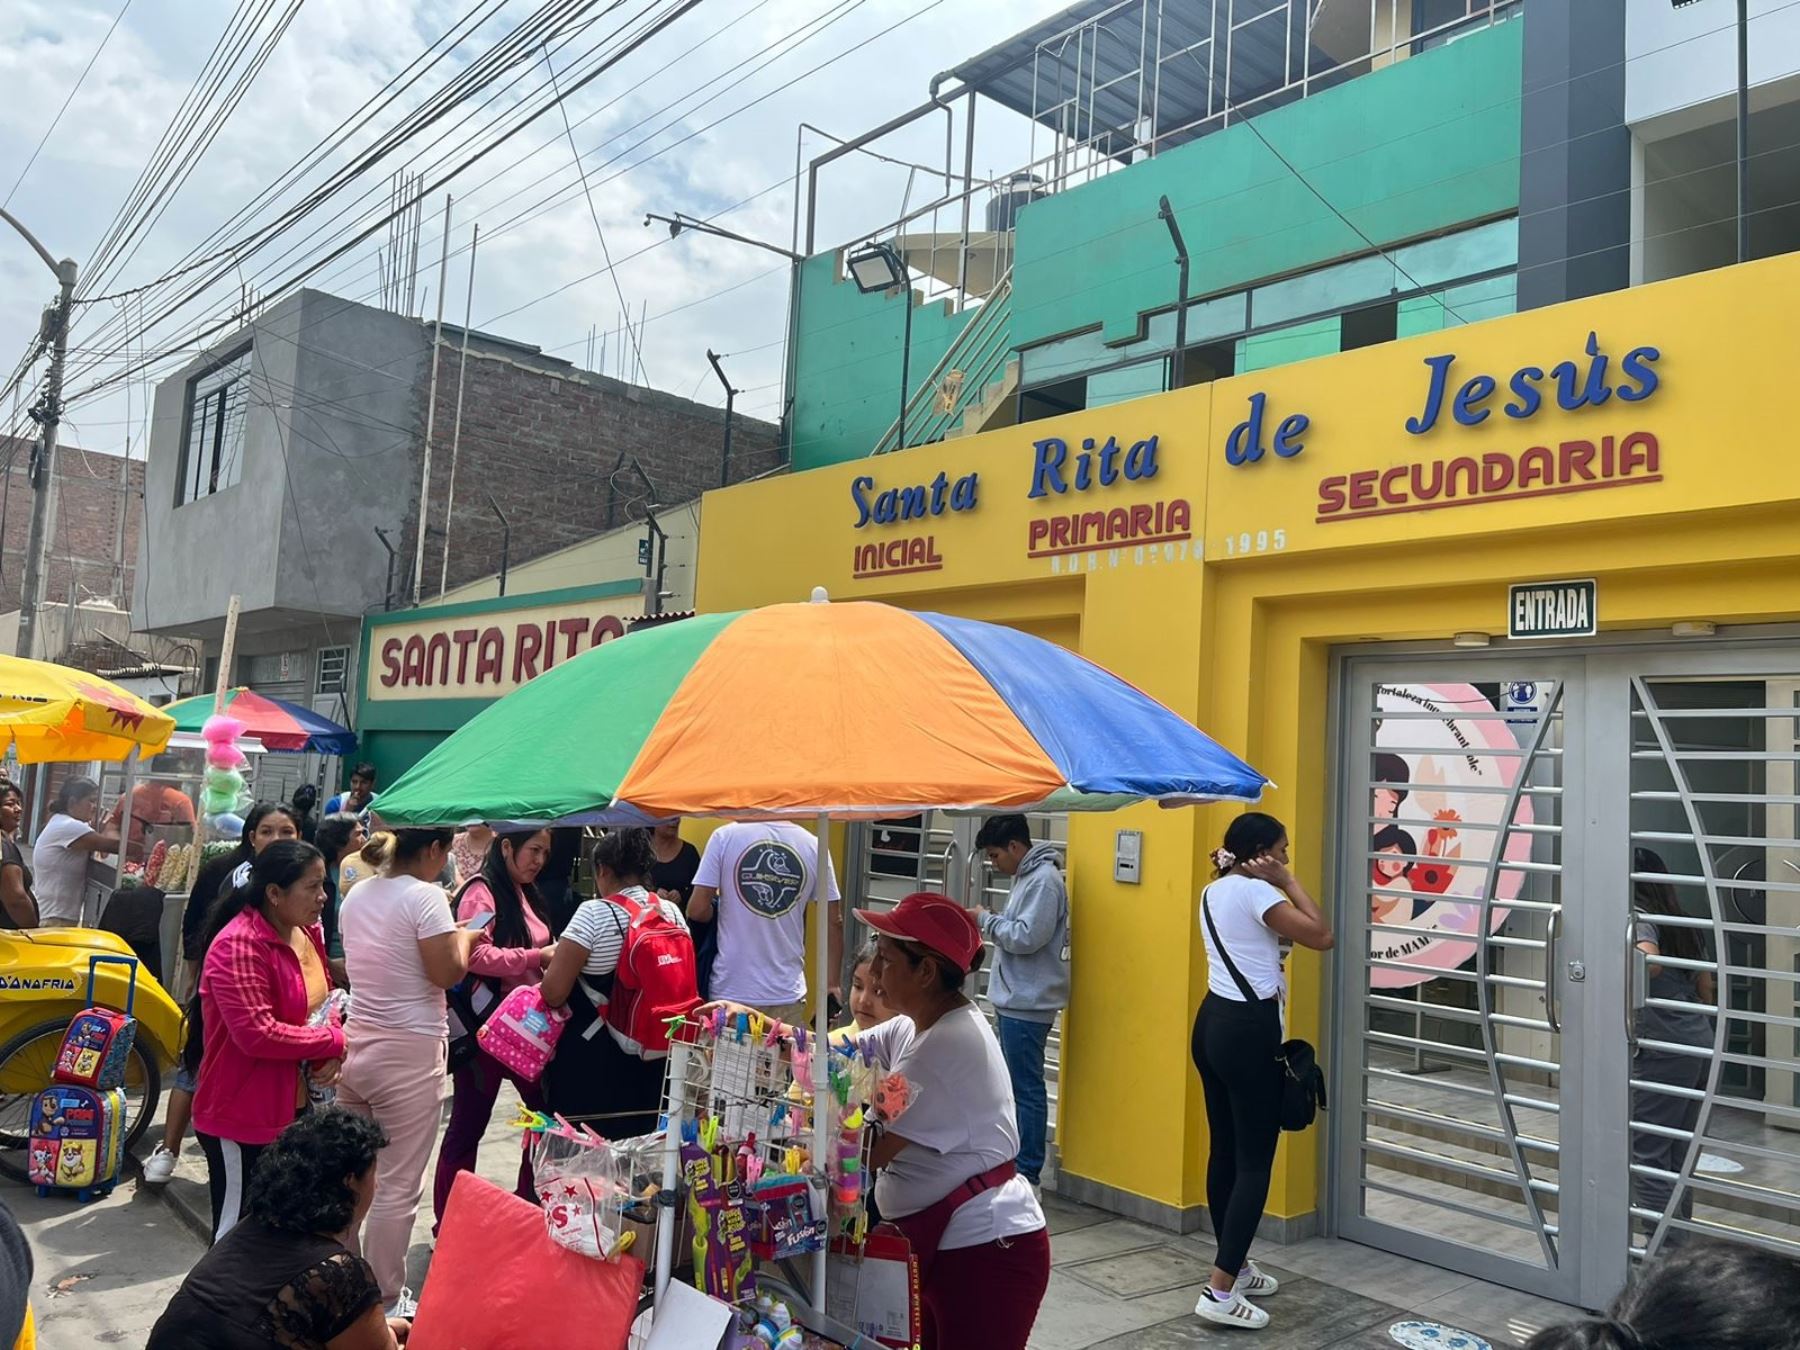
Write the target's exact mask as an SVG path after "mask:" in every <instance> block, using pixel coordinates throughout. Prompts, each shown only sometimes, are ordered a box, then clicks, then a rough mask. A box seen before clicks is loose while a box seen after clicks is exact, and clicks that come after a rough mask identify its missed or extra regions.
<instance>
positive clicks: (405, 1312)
mask: <svg viewBox="0 0 1800 1350" xmlns="http://www.w3.org/2000/svg"><path fill="white" fill-rule="evenodd" d="M387 1315H388V1316H389V1317H398V1318H401V1319H403V1320H405V1321H409V1322H410V1321H411V1320H412V1319H413V1318H415V1317H417V1316H418V1315H419V1300H418V1299H416V1298H414V1297H413V1291H412V1290H410V1289H404V1288H403V1289H401V1291H400V1296H399V1297H398V1298H396V1299H395V1300H394V1306H393V1307H391V1308H389V1309H388V1310H387ZM1264 1316H1265V1317H1266V1316H1267V1314H1264Z"/></svg>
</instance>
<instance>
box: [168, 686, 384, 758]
mask: <svg viewBox="0 0 1800 1350" xmlns="http://www.w3.org/2000/svg"><path fill="white" fill-rule="evenodd" d="M163 711H165V712H167V713H168V714H169V715H170V716H171V717H173V718H174V719H175V729H176V730H177V731H188V732H192V733H194V734H195V735H199V733H200V728H201V727H202V726H204V725H205V723H206V719H207V718H209V717H211V716H212V715H213V696H212V695H211V694H202V695H200V696H198V697H195V698H184V699H180V700H178V701H177V702H174V703H171V704H170V705H169V706H168V707H167V708H165V709H164V710H163ZM225 711H226V712H227V713H229V714H230V715H231V716H233V717H235V718H237V719H238V721H240V722H242V723H243V724H244V734H245V735H246V736H254V737H256V739H257V740H259V741H261V742H262V746H263V749H265V750H282V751H287V752H289V753H290V754H291V753H299V752H305V751H310V752H311V753H313V754H315V755H347V754H350V753H351V752H352V751H354V750H355V749H356V733H355V732H354V731H351V730H350V728H348V727H342V726H339V725H338V724H337V723H336V722H334V721H332V720H331V719H330V718H329V717H326V716H323V715H322V714H320V713H316V712H314V711H313V710H312V709H311V708H302V707H301V706H300V705H299V704H297V703H289V702H287V701H286V700H285V699H279V698H270V697H269V696H268V695H267V694H259V693H257V692H256V691H255V690H254V689H243V688H238V689H228V690H226V691H225Z"/></svg>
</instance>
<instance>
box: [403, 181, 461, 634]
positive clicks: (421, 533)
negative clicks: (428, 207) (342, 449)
mask: <svg viewBox="0 0 1800 1350" xmlns="http://www.w3.org/2000/svg"><path fill="white" fill-rule="evenodd" d="M450 203H451V197H450V194H449V193H447V192H446V193H445V194H444V248H443V256H442V257H441V258H440V259H439V260H438V304H437V323H436V324H435V325H434V326H433V327H432V330H431V392H430V394H428V395H427V396H426V400H425V461H424V464H423V466H422V468H421V469H420V472H419V528H418V538H417V540H416V541H415V544H414V547H413V574H412V602H413V607H414V608H417V607H418V604H419V597H420V596H421V595H423V594H424V591H425V522H426V521H427V520H429V519H430V518H431V434H432V432H433V431H434V430H436V428H437V389H438V351H439V349H440V348H441V347H442V346H443V344H444V278H445V277H446V276H447V275H449V272H450ZM445 547H446V548H448V547H449V544H448V543H447V542H446V544H445Z"/></svg>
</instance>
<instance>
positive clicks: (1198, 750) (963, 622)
mask: <svg viewBox="0 0 1800 1350" xmlns="http://www.w3.org/2000/svg"><path fill="white" fill-rule="evenodd" d="M824 598H825V596H824V592H823V591H818V592H815V593H814V601H815V603H813V604H810V605H771V606H769V607H767V608H764V609H757V610H749V611H746V612H743V613H738V614H702V615H699V616H696V617H695V618H692V619H684V620H682V621H681V622H679V623H671V624H668V625H666V626H663V627H657V628H647V629H643V630H640V631H638V632H635V633H632V634H630V635H629V636H627V637H624V638H619V639H617V640H615V641H612V642H608V643H605V644H603V645H602V646H599V647H595V648H593V649H591V650H590V651H587V652H584V653H582V654H581V655H580V656H577V657H575V658H574V659H573V660H570V661H567V662H565V663H563V664H561V665H558V666H556V667H554V668H553V669H551V670H549V671H547V672H545V673H544V674H542V675H540V676H538V677H537V678H536V679H535V680H532V681H531V682H530V683H529V684H526V685H524V686H523V687H521V688H519V689H517V690H515V691H514V692H513V693H511V694H508V695H507V696H506V697H505V698H502V699H500V700H498V701H497V702H495V703H494V704H493V705H492V706H490V707H488V708H487V709H485V710H484V711H482V712H480V713H478V714H476V716H475V717H473V718H472V719H470V720H469V721H468V722H466V723H465V724H464V725H463V726H462V727H460V728H459V729H458V730H456V731H455V732H453V733H452V734H451V735H450V736H449V737H448V738H447V739H445V740H444V741H443V742H441V743H440V744H439V745H438V746H437V747H436V748H435V749H433V750H432V751H431V752H430V753H429V754H427V755H426V756H425V757H424V758H423V759H421V760H420V761H419V762H418V763H417V764H415V765H414V766H413V767H412V768H411V769H409V770H408V771H407V772H406V773H405V774H403V775H402V776H401V777H400V780H399V781H398V782H396V783H395V784H394V785H393V786H392V787H391V788H389V789H388V790H387V791H386V792H384V793H383V794H382V795H381V797H380V799H379V801H378V802H377V803H376V807H375V811H376V814H377V815H378V816H380V817H381V819H382V821H383V822H385V823H387V824H389V825H444V824H455V823H462V822H465V821H474V820H486V821H490V822H495V823H499V822H515V821H517V822H525V821H531V822H545V823H548V822H552V821H563V822H566V823H575V822H595V823H604V822H608V821H614V822H627V821H642V820H644V819H646V818H659V817H667V816H677V815H693V816H715V817H726V818H732V819H737V820H760V819H773V818H782V817H799V816H814V817H817V818H818V836H819V862H818V866H819V870H820V871H821V872H824V871H826V870H828V869H829V868H830V867H831V850H830V832H829V830H828V828H827V826H828V823H829V821H830V820H831V819H858V818H871V817H882V816H900V815H911V814H913V813H915V812H918V811H922V810H927V809H933V808H944V809H950V810H955V809H965V810H972V809H982V808H987V809H1001V810H1025V809H1028V808H1038V809H1049V810H1063V811H1098V810H1107V809H1110V808H1113V807H1117V806H1122V805H1125V804H1127V803H1130V802H1135V801H1145V800H1150V801H1159V802H1162V803H1163V804H1165V805H1170V806H1174V805H1183V804H1188V803H1196V802H1205V801H1217V800H1221V799H1231V800H1238V801H1255V800H1257V799H1258V798H1259V797H1260V796H1261V794H1262V790H1263V787H1264V786H1265V784H1266V782H1267V780H1266V779H1264V778H1263V776H1262V775H1261V774H1259V773H1258V772H1257V771H1256V770H1255V769H1252V768H1251V767H1250V766H1249V765H1248V764H1246V763H1244V761H1243V760H1241V759H1239V758H1238V757H1237V756H1236V755H1233V754H1232V753H1230V752H1229V751H1227V750H1225V749H1223V748H1222V747H1220V746H1219V745H1218V744H1217V743H1216V742H1215V741H1213V740H1212V738H1211V737H1209V736H1207V735H1206V734H1205V733H1204V732H1202V731H1200V730H1199V729H1198V728H1197V727H1195V726H1194V725H1193V724H1192V723H1190V722H1188V721H1186V720H1185V719H1184V718H1182V717H1179V716H1177V715H1176V714H1175V713H1173V712H1171V711H1170V710H1169V709H1168V708H1165V707H1164V706H1163V705H1162V704H1160V703H1158V702H1156V701H1155V700H1154V699H1152V698H1150V697H1148V696H1147V695H1145V694H1143V693H1140V692H1139V691H1138V690H1136V689H1134V688H1132V687H1131V686H1130V685H1128V684H1126V683H1125V682H1124V681H1123V680H1121V679H1119V678H1118V677H1117V676H1114V675H1111V674H1109V673H1108V672H1106V671H1105V670H1102V669H1101V668H1100V667H1099V666H1096V665H1094V664H1093V663H1092V662H1090V661H1087V660H1084V659H1083V658H1081V657H1079V656H1076V655H1074V654H1073V653H1071V652H1068V651H1065V650H1064V649H1062V648H1061V647H1058V646H1056V645H1055V644H1053V643H1049V642H1045V641H1043V640H1042V639H1040V638H1035V637H1030V636H1028V635H1026V634H1024V633H1019V632H1015V631H1014V630H1012V629H1009V628H1001V627H997V626H995V625H992V624H984V623H976V622H973V621H971V620H968V619H955V618H950V617H948V616H946V615H942V614H922V613H915V612H912V611H909V610H903V609H895V608H893V607H891V606H888V605H880V604H871V603H853V604H844V605H830V604H824V603H820V602H822V601H823V600H824ZM828 908H829V907H828V906H826V905H815V906H813V909H814V912H815V916H814V920H813V922H814V943H813V961H814V969H813V989H814V990H815V991H816V992H820V993H822V991H823V990H824V989H825V988H826V987H827V986H828V985H829V983H830V977H829V972H828V970H827V969H826V967H827V963H828V960H827V949H828V946H829V942H828V936H827V935H828V927H829V924H828V918H827V910H828ZM813 1002H814V1019H815V1021H814V1026H815V1029H816V1031H817V1032H818V1035H819V1037H820V1039H821V1040H823V1038H824V1037H825V1035H826V1034H827V1030H828V1028H827V1025H826V999H825V998H823V997H822V996H821V997H817V998H815V999H814V1001H813ZM826 1059H827V1057H826V1056H824V1055H815V1056H814V1057H813V1091H814V1093H815V1095H816V1096H817V1097H818V1099H819V1100H821V1101H823V1100H824V1096H825V1093H826V1092H827V1091H828V1090H829V1088H828V1086H827V1084H826ZM828 1131H829V1124H828V1113H827V1112H824V1111H819V1112H815V1113H814V1120H813V1156H814V1157H815V1158H824V1157H825V1156H827V1151H828V1149H829V1147H830V1142H831V1141H830V1137H829V1134H828ZM671 1245H672V1244H669V1243H666V1242H665V1243H663V1244H661V1246H660V1249H659V1264H658V1269H657V1287H658V1288H659V1289H660V1288H661V1287H663V1285H664V1284H665V1283H666V1282H667V1276H668V1266H667V1259H668V1257H667V1254H668V1252H669V1250H670V1247H671ZM813 1259H814V1269H813V1279H814V1286H813V1287H814V1290H815V1291H816V1292H815V1305H816V1306H820V1305H821V1303H822V1296H823V1291H824V1287H825V1267H824V1260H825V1253H824V1252H823V1251H820V1252H818V1253H816V1254H815V1256H814V1258H813Z"/></svg>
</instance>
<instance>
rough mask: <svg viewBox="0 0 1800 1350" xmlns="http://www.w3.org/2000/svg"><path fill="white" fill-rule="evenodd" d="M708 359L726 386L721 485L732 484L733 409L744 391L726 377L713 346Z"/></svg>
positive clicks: (727, 485)
mask: <svg viewBox="0 0 1800 1350" xmlns="http://www.w3.org/2000/svg"><path fill="white" fill-rule="evenodd" d="M706 359H707V360H708V361H710V362H712V368H713V374H715V375H717V376H718V377H719V383H720V384H722V385H724V386H725V446H724V449H723V450H721V451H720V452H719V486H720V487H729V486H730V485H731V410H732V406H733V405H734V404H735V403H736V402H737V396H738V395H739V394H741V393H743V392H744V391H743V390H742V389H733V388H732V387H731V381H730V380H728V379H726V378H725V367H723V366H721V365H720V364H719V357H718V354H717V353H716V352H714V351H713V349H712V348H711V347H708V348H707V349H706Z"/></svg>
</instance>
